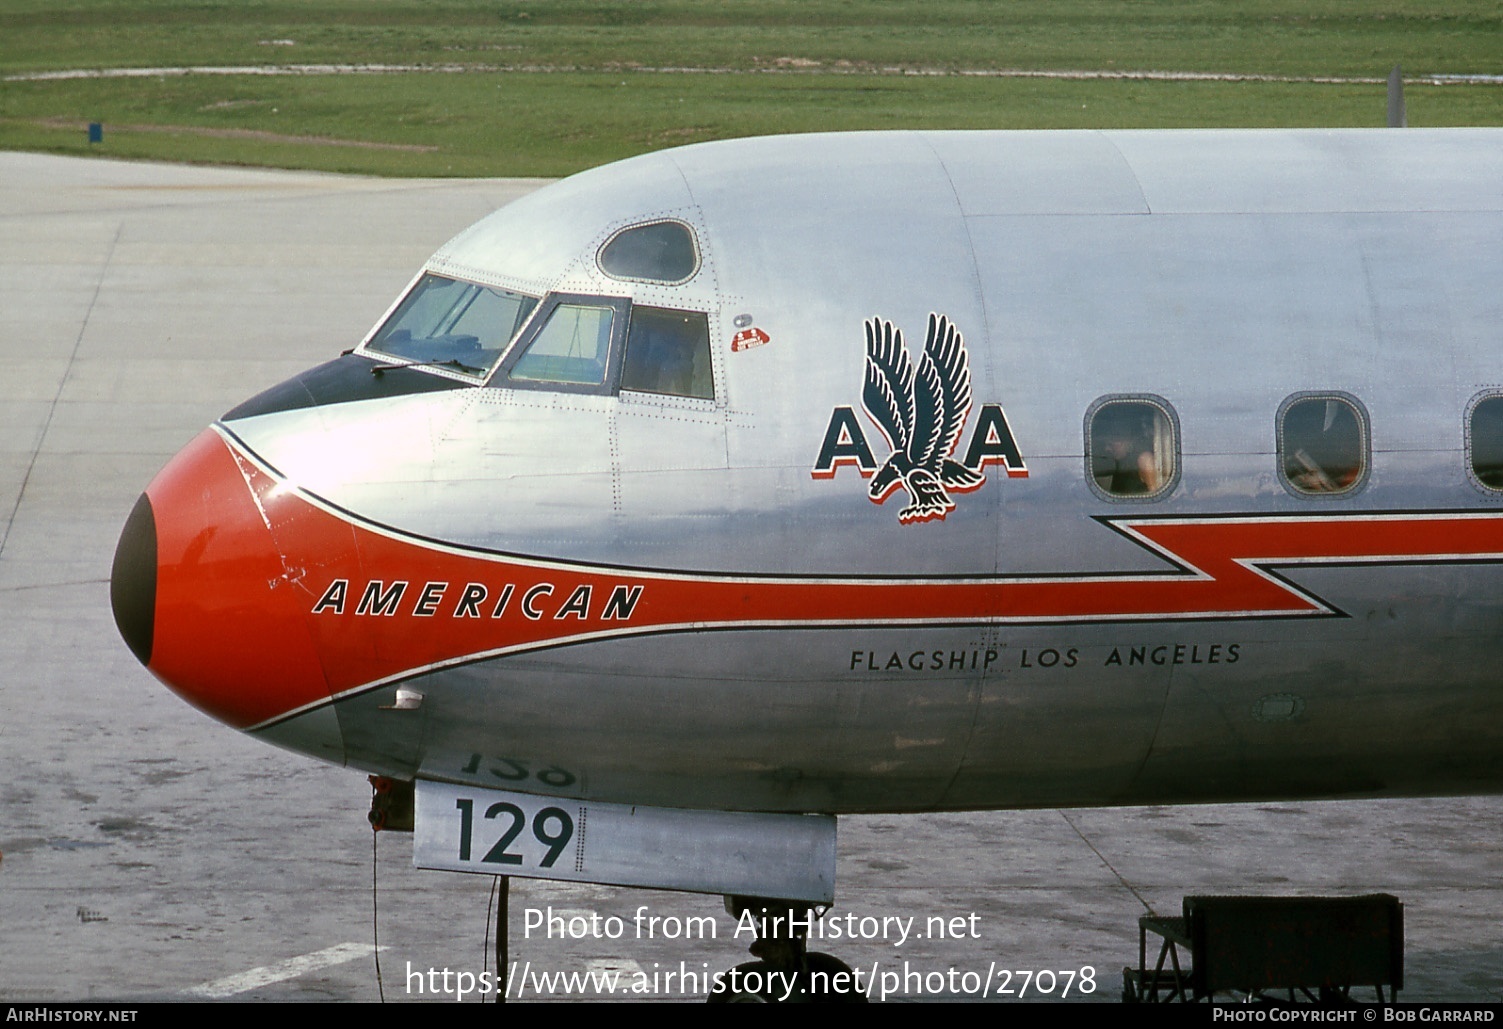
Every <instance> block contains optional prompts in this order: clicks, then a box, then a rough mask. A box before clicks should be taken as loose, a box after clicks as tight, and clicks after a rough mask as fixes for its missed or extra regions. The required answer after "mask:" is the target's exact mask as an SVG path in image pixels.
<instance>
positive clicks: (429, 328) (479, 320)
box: [365, 275, 538, 379]
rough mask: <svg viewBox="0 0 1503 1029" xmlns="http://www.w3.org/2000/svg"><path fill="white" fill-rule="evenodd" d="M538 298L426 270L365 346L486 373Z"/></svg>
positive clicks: (465, 371)
mask: <svg viewBox="0 0 1503 1029" xmlns="http://www.w3.org/2000/svg"><path fill="white" fill-rule="evenodd" d="M537 303H538V302H537V298H536V297H529V296H525V295H523V294H521V293H513V292H511V291H510V290H505V289H497V288H495V287H493V286H481V285H477V284H475V283H473V282H461V281H459V280H457V279H449V278H445V277H443V276H441V275H424V276H423V277H422V278H421V279H419V280H418V282H417V285H415V286H414V287H413V288H412V290H411V292H409V293H408V294H407V296H406V297H404V298H403V299H402V302H401V304H399V305H398V306H397V309H396V310H395V311H393V312H392V315H391V317H390V318H388V319H386V322H385V324H383V325H382V326H381V328H380V329H378V330H376V334H375V335H374V336H372V337H371V340H370V342H368V343H367V344H366V345H365V352H366V353H370V354H386V355H390V356H391V357H399V358H403V359H405V360H408V361H415V362H419V363H422V364H432V365H435V366H437V367H440V368H447V369H450V370H453V371H457V372H461V373H463V374H465V375H471V376H474V377H475V378H477V379H480V378H484V377H485V376H486V375H487V374H488V373H489V372H490V370H491V368H492V367H493V366H494V365H495V363H496V361H497V360H498V359H499V358H500V357H501V354H502V352H503V351H504V350H505V349H506V346H507V344H509V343H510V342H511V341H512V339H513V338H514V337H515V336H516V334H517V330H519V329H520V328H521V327H522V325H523V323H525V322H526V321H527V317H528V315H530V314H532V309H533V308H534V307H536V306H537Z"/></svg>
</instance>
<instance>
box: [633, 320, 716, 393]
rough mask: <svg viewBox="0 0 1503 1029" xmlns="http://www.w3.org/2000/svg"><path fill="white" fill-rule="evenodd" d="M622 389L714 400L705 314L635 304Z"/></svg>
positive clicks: (708, 334)
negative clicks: (636, 305)
mask: <svg viewBox="0 0 1503 1029" xmlns="http://www.w3.org/2000/svg"><path fill="white" fill-rule="evenodd" d="M621 388H622V389H631V390H637V391H639V392H642V393H663V394H666V395H668V396H674V397H699V398H701V399H703V400H713V399H714V398H715V380H714V377H713V376H712V375H711V372H710V321H709V318H708V316H706V315H705V314H703V313H701V312H699V311H674V310H670V309H668V308H665V307H633V308H632V309H631V329H630V331H628V333H627V336H626V361H625V365H624V366H623V368H622V369H621Z"/></svg>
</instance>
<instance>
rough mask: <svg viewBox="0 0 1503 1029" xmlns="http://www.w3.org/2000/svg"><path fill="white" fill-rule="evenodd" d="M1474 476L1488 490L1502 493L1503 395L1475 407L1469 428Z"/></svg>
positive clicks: (1486, 399)
mask: <svg viewBox="0 0 1503 1029" xmlns="http://www.w3.org/2000/svg"><path fill="white" fill-rule="evenodd" d="M1467 434H1468V443H1469V444H1470V447H1469V449H1470V452H1471V457H1472V474H1473V475H1475V476H1476V477H1477V481H1478V482H1480V483H1482V485H1484V486H1486V487H1487V488H1488V489H1496V490H1503V396H1500V395H1497V394H1494V395H1492V396H1486V397H1482V398H1481V399H1480V400H1478V401H1476V402H1475V403H1473V404H1472V413H1471V417H1470V418H1469V419H1468V425H1467Z"/></svg>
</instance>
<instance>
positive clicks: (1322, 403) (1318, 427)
mask: <svg viewBox="0 0 1503 1029" xmlns="http://www.w3.org/2000/svg"><path fill="white" fill-rule="evenodd" d="M1367 438H1368V437H1367V413H1366V412H1365V411H1363V410H1362V409H1361V407H1359V406H1358V405H1357V403H1356V401H1355V400H1354V399H1353V398H1351V397H1348V396H1346V395H1344V394H1329V393H1319V394H1296V395H1295V396H1292V397H1290V398H1289V399H1288V400H1286V401H1284V404H1283V407H1282V408H1281V409H1280V411H1279V419H1278V442H1279V472H1280V474H1281V476H1282V477H1283V480H1284V484H1285V485H1286V486H1287V487H1288V488H1289V490H1290V492H1293V493H1297V494H1300V495H1303V496H1336V495H1339V494H1343V493H1350V492H1351V491H1353V490H1355V489H1357V488H1358V487H1359V486H1361V485H1362V481H1363V479H1364V478H1365V477H1366V476H1367V451H1368V443H1367Z"/></svg>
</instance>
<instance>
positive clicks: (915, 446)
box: [812, 314, 1028, 525]
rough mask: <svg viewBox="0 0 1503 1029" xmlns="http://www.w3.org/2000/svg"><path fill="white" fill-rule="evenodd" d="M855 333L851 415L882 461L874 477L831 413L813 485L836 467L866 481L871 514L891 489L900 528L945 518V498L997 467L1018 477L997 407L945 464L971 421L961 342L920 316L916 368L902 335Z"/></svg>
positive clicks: (847, 424) (886, 328) (840, 413)
mask: <svg viewBox="0 0 1503 1029" xmlns="http://www.w3.org/2000/svg"><path fill="white" fill-rule="evenodd" d="M865 329H866V374H865V381H864V383H863V385H862V389H861V406H862V409H863V410H864V411H865V412H866V416H867V417H868V418H869V419H871V421H872V423H873V424H874V425H876V426H877V428H878V430H880V431H881V433H882V435H883V436H885V437H886V439H887V443H888V446H890V447H891V448H892V453H891V454H890V455H889V456H888V458H887V460H886V461H884V462H883V463H882V465H881V467H880V468H879V467H878V466H877V462H876V459H875V458H874V457H873V456H872V452H871V447H870V446H869V445H868V444H867V441H866V435H865V433H864V432H863V431H862V429H861V424H860V423H859V422H858V421H857V420H856V416H855V413H854V411H853V410H852V409H851V408H849V407H837V408H835V410H834V412H833V413H832V414H831V416H830V424H829V427H828V428H827V429H826V430H825V439H824V444H823V446H821V448H820V452H819V457H818V458H817V459H816V460H815V463H814V470H813V473H812V474H813V476H814V477H815V478H817V479H827V478H832V477H833V476H834V475H835V470H836V468H837V467H839V466H840V465H843V464H852V465H855V466H856V467H857V469H859V470H860V472H861V474H862V475H864V476H870V477H871V483H870V484H869V485H868V487H867V495H868V496H869V497H870V498H871V500H872V501H873V502H874V503H877V504H881V503H884V502H885V501H886V500H887V498H888V497H889V496H891V495H892V494H893V493H894V492H895V491H896V490H897V489H898V488H899V487H901V488H903V489H904V490H906V491H907V494H908V504H907V506H905V507H904V508H903V509H902V510H900V511H899V512H898V521H900V522H902V523H903V524H904V525H910V524H913V523H915V522H927V521H932V520H934V519H943V518H944V517H945V515H947V514H949V513H950V512H951V511H953V510H955V501H954V500H953V499H951V495H952V494H956V493H969V492H971V491H972V490H974V489H978V488H979V487H980V486H981V485H982V484H984V483H985V482H986V475H985V473H984V472H983V468H984V467H985V466H986V465H988V464H1001V465H1003V466H1005V467H1006V469H1007V474H1008V475H1009V476H1014V477H1025V476H1027V474H1028V468H1027V467H1026V466H1025V465H1024V464H1023V457H1022V454H1021V453H1019V451H1018V447H1017V443H1016V442H1015V441H1014V440H1013V436H1012V430H1011V429H1010V428H1009V427H1008V424H1007V416H1006V415H1005V414H1004V413H1003V411H1002V407H1001V405H999V404H984V405H982V408H981V416H980V418H979V419H978V420H977V424H976V430H975V432H974V434H973V435H972V437H971V445H970V446H969V447H968V448H967V449H966V456H965V459H964V460H962V461H957V460H955V458H954V454H955V447H956V445H957V444H958V443H959V442H960V434H961V431H962V430H963V429H964V428H965V423H966V419H967V417H969V415H970V412H971V364H970V357H969V356H968V355H967V353H966V349H965V339H964V338H963V337H962V336H961V334H960V330H959V329H957V328H956V327H955V324H954V323H953V322H951V321H950V319H949V318H947V317H945V316H944V315H942V314H930V315H929V331H928V334H927V336H926V337H925V339H924V349H923V351H922V352H921V353H920V355H919V357H918V361H917V363H915V362H914V359H913V358H912V357H911V356H910V355H909V353H908V348H907V347H906V346H904V344H903V330H901V329H899V328H898V327H897V326H896V325H894V324H893V323H892V322H890V321H888V320H886V319H885V318H870V319H868V320H867V321H866V323H865Z"/></svg>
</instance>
